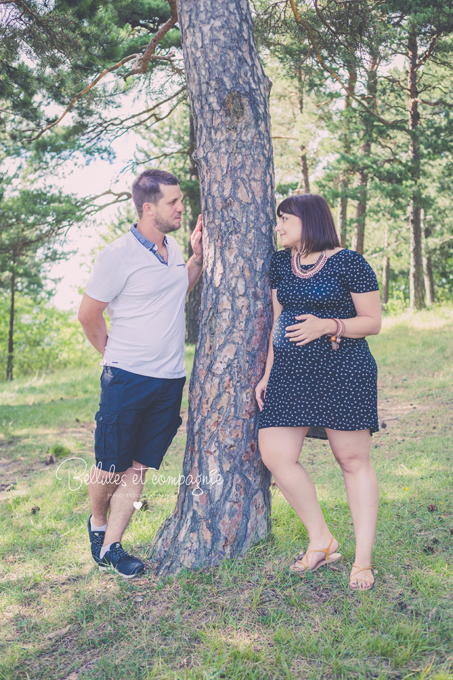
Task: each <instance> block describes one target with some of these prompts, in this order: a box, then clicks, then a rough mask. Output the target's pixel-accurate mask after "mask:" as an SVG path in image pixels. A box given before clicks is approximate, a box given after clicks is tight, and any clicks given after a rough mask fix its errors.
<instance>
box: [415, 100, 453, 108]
mask: <svg viewBox="0 0 453 680" xmlns="http://www.w3.org/2000/svg"><path fill="white" fill-rule="evenodd" d="M414 101H415V102H419V104H426V105H427V106H446V107H447V108H449V109H453V104H449V103H448V102H444V101H443V99H438V100H437V102H429V101H427V100H426V99H414Z"/></svg>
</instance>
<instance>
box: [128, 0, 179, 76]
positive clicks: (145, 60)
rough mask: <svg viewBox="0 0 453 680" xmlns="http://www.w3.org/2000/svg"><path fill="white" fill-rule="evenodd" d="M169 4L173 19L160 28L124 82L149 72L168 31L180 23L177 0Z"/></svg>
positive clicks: (169, 1) (171, 0) (170, 1)
mask: <svg viewBox="0 0 453 680" xmlns="http://www.w3.org/2000/svg"><path fill="white" fill-rule="evenodd" d="M167 2H168V4H169V5H170V9H171V17H170V19H169V20H168V21H166V22H165V24H164V25H163V26H161V27H160V29H159V30H158V31H157V33H156V35H154V36H153V37H152V39H151V40H150V41H149V43H148V45H147V46H146V49H145V52H144V53H143V55H140V56H139V57H137V59H136V61H135V62H134V64H133V65H132V69H131V70H130V71H128V72H127V73H126V74H125V75H124V76H123V78H124V80H126V78H128V77H129V76H134V75H137V74H139V73H146V71H147V70H148V66H149V62H150V61H151V59H153V58H155V57H154V56H153V55H154V51H155V49H156V47H157V46H158V44H159V43H160V41H161V40H162V38H163V37H164V35H166V33H168V31H169V30H170V29H171V28H173V26H174V25H175V24H176V22H177V21H178V12H177V9H176V0H167Z"/></svg>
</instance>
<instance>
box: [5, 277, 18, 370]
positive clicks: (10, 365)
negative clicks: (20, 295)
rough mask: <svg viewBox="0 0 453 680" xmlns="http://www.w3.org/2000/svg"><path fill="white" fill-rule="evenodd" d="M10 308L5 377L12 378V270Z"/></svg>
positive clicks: (14, 288)
mask: <svg viewBox="0 0 453 680" xmlns="http://www.w3.org/2000/svg"><path fill="white" fill-rule="evenodd" d="M10 285H11V288H10V291H11V292H10V308H9V334H8V363H7V365H6V379H7V380H12V379H13V361H14V296H15V292H16V280H15V276H14V272H12V273H11V282H10Z"/></svg>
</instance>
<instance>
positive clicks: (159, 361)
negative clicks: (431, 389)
mask: <svg viewBox="0 0 453 680" xmlns="http://www.w3.org/2000/svg"><path fill="white" fill-rule="evenodd" d="M166 239H167V251H168V264H165V263H163V262H161V261H159V259H158V258H157V257H156V255H155V254H154V253H153V252H151V251H150V250H149V249H148V248H147V247H146V246H145V245H143V243H140V241H139V240H138V239H137V238H136V237H135V236H134V235H133V234H132V233H131V232H130V231H129V232H128V233H127V234H124V236H121V237H120V238H119V239H117V240H116V241H114V242H113V243H111V244H109V245H108V246H107V247H106V248H104V249H103V250H101V252H100V253H99V255H98V256H97V258H96V261H95V263H94V267H93V270H92V272H91V274H90V278H89V280H88V283H87V287H86V289H85V292H86V294H87V295H89V296H90V297H91V298H94V299H95V300H99V301H100V302H108V303H109V304H108V306H107V313H108V315H109V317H110V322H111V324H112V327H111V329H110V332H109V336H108V340H107V348H106V350H105V354H104V359H103V361H102V362H101V364H102V365H104V366H115V367H117V368H122V369H124V370H125V371H130V372H131V373H137V374H138V375H147V376H152V377H155V378H182V377H184V376H185V374H186V371H185V366H184V339H185V321H184V304H185V297H186V293H187V288H188V286H189V276H188V272H187V268H186V265H185V262H184V260H183V257H182V254H181V251H180V249H179V246H178V243H177V242H176V240H175V239H174V238H172V237H171V236H167V237H166ZM142 241H144V242H146V239H142ZM148 243H149V242H148Z"/></svg>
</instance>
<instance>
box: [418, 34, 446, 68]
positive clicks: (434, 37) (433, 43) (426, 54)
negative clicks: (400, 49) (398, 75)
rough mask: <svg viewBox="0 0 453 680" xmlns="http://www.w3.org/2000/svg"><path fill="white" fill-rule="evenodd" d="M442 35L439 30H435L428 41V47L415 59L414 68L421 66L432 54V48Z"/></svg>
mask: <svg viewBox="0 0 453 680" xmlns="http://www.w3.org/2000/svg"><path fill="white" fill-rule="evenodd" d="M441 35H442V32H441V31H437V32H436V33H435V34H434V36H433V38H432V39H431V42H430V43H429V46H428V49H427V50H426V51H425V53H424V54H423V55H422V56H421V57H420V59H418V60H417V64H416V67H415V68H416V69H419V68H420V67H421V66H423V65H424V64H425V63H426V62H427V61H428V59H429V58H430V56H431V55H432V53H433V51H434V48H435V46H436V43H437V41H438V40H439V38H440V36H441Z"/></svg>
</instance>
